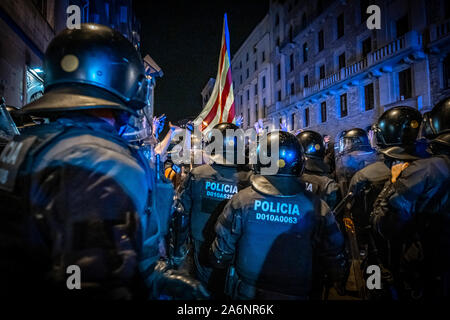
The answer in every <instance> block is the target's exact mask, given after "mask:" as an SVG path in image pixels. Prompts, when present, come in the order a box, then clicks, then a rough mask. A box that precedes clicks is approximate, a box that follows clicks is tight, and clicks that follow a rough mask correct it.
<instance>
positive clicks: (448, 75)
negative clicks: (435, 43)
mask: <svg viewBox="0 0 450 320" xmlns="http://www.w3.org/2000/svg"><path fill="white" fill-rule="evenodd" d="M442 67H443V68H442V70H443V76H444V79H443V80H444V81H443V84H444V88H450V54H449V55H447V56H446V57H445V59H444V63H443V66H442Z"/></svg>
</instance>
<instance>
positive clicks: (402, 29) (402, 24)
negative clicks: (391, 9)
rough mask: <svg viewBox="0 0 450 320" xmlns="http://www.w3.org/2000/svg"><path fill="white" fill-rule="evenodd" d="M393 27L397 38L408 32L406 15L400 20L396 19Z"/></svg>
mask: <svg viewBox="0 0 450 320" xmlns="http://www.w3.org/2000/svg"><path fill="white" fill-rule="evenodd" d="M395 27H396V30H397V37H401V36H403V35H404V34H405V33H407V32H408V31H409V19H408V15H404V16H403V17H401V18H400V19H398V20H397V21H396V23H395Z"/></svg>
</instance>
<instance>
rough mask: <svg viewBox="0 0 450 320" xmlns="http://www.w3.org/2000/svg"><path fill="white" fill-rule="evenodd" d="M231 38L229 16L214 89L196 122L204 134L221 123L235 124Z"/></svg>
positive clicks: (224, 30) (223, 36) (224, 23)
mask: <svg viewBox="0 0 450 320" xmlns="http://www.w3.org/2000/svg"><path fill="white" fill-rule="evenodd" d="M229 45H230V37H229V33H228V22H227V15H226V14H225V17H224V21H223V30H222V45H221V49H220V56H219V65H218V70H217V76H216V82H215V84H214V88H213V91H212V94H211V97H210V98H209V100H208V102H207V103H206V105H205V107H204V108H203V110H202V112H201V113H200V115H199V116H198V117H197V118H196V119H195V120H194V123H195V124H196V125H199V126H200V129H201V131H202V132H206V131H208V130H210V129H212V128H213V127H214V126H215V125H216V124H218V123H221V122H233V123H234V122H235V107H234V94H233V80H232V78H231V61H230V48H229Z"/></svg>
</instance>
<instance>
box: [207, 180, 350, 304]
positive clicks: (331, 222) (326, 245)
mask: <svg viewBox="0 0 450 320" xmlns="http://www.w3.org/2000/svg"><path fill="white" fill-rule="evenodd" d="M268 178H269V177H264V176H260V175H254V176H252V178H251V186H250V187H248V188H246V189H244V190H241V191H240V192H239V193H238V194H237V195H235V196H234V197H233V198H232V199H231V201H230V202H229V203H228V204H227V205H226V207H225V209H224V211H223V212H222V214H221V215H220V217H219V219H218V222H217V225H216V234H217V236H216V239H215V240H214V242H213V245H212V248H211V251H212V255H213V257H214V258H215V259H216V260H217V264H218V265H220V264H226V263H230V262H231V261H232V260H233V259H234V266H235V268H236V273H237V275H238V277H239V279H240V281H242V282H243V283H245V284H249V285H252V286H254V287H256V288H259V289H262V290H267V291H270V292H276V293H281V294H285V295H290V296H298V297H305V296H308V295H309V294H310V292H311V290H312V286H313V275H314V274H315V273H318V270H319V267H320V268H323V271H324V272H326V273H327V274H328V275H329V276H330V278H331V279H332V281H339V280H341V279H342V278H343V277H344V273H345V272H344V270H345V258H344V255H343V251H344V238H343V236H342V233H341V232H340V230H339V226H338V224H337V223H336V221H335V219H334V215H333V214H332V213H331V211H330V209H329V207H328V206H327V205H326V203H325V202H324V201H322V200H320V198H319V197H317V196H316V195H314V194H312V193H309V192H306V191H305V189H304V186H303V184H302V183H301V182H300V181H299V180H298V179H296V178H294V177H272V178H271V182H269V180H268ZM274 180H276V181H277V183H276V184H277V185H276V186H274V184H273V181H274ZM287 189H289V190H287ZM280 190H284V191H281V192H280ZM286 190H287V191H286ZM249 298H259V297H258V296H253V297H249Z"/></svg>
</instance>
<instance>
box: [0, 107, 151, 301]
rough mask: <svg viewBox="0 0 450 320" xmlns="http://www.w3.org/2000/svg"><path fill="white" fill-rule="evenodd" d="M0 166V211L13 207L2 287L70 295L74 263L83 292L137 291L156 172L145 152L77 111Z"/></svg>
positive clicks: (18, 147)
mask: <svg viewBox="0 0 450 320" xmlns="http://www.w3.org/2000/svg"><path fill="white" fill-rule="evenodd" d="M0 159H1V160H0V172H1V175H2V177H3V178H2V179H0V180H1V181H0V190H1V202H2V204H1V206H2V208H8V210H4V211H3V210H2V211H3V212H2V215H3V217H2V223H1V227H0V228H1V229H0V237H1V239H0V246H1V247H2V250H1V251H2V252H6V257H3V258H2V263H0V264H1V265H2V267H1V270H0V274H1V276H2V286H3V284H5V283H6V287H7V288H10V289H12V290H13V291H14V290H15V291H19V292H22V294H24V293H27V294H31V293H30V290H31V292H33V290H34V289H33V285H32V284H33V283H34V284H36V283H39V285H38V287H36V288H35V290H37V291H38V292H39V295H44V294H45V289H49V290H51V288H53V289H56V291H54V292H53V294H55V292H62V293H63V294H65V293H67V292H68V290H67V288H66V278H67V276H68V275H67V273H66V271H67V268H68V267H69V266H72V265H75V266H78V267H79V268H80V270H81V288H82V290H79V292H80V294H83V295H86V296H90V292H91V291H92V292H91V293H92V295H91V296H93V297H102V298H126V296H123V294H124V292H128V293H127V294H126V295H128V294H130V292H131V294H132V290H130V288H132V287H134V279H136V277H137V274H138V263H139V258H143V257H142V255H141V253H142V252H143V251H147V253H149V251H148V250H142V249H143V248H142V238H143V232H144V230H143V229H142V228H141V221H140V219H141V218H142V219H145V216H146V207H147V199H148V193H149V191H150V189H151V185H150V182H151V179H150V178H149V175H150V174H151V173H150V172H149V170H148V169H147V167H146V164H145V161H143V160H142V158H141V157H140V155H139V153H138V152H137V151H136V150H135V149H133V148H131V147H129V146H128V144H127V143H126V141H125V140H123V139H122V138H121V137H120V136H119V135H118V134H117V132H116V131H115V129H114V128H113V127H112V126H111V125H109V124H108V123H106V122H105V121H103V120H101V119H98V118H95V117H92V116H87V115H82V114H80V115H78V116H75V117H71V118H60V119H59V120H57V121H55V122H53V123H51V124H48V125H39V126H35V127H31V128H29V129H27V130H25V131H24V132H23V134H22V135H20V136H17V137H15V139H14V141H13V142H11V143H10V144H8V145H7V146H6V147H5V149H4V152H3V153H2V155H1V157H0ZM144 227H145V226H144ZM152 254H154V253H152ZM3 280H4V281H5V282H3ZM27 282H29V283H27ZM43 283H44V285H43ZM22 285H25V286H26V288H25V289H24V288H23V287H21V286H22ZM32 289H33V290H32ZM60 289H61V290H60ZM122 289H125V291H124V290H122ZM75 291H77V290H75ZM120 292H122V293H120ZM39 295H38V296H39ZM55 295H56V294H55ZM58 295H59V294H58Z"/></svg>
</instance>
